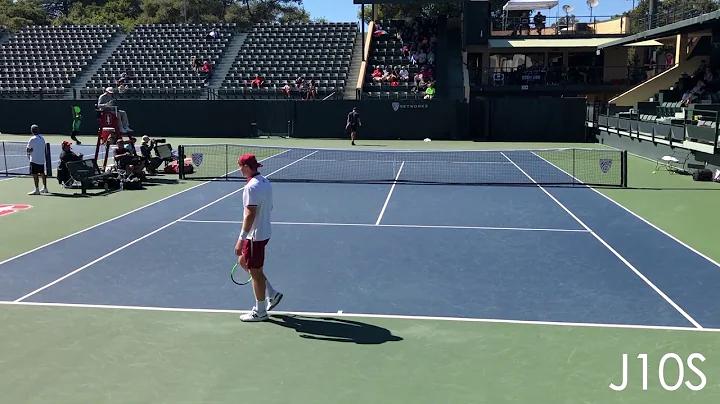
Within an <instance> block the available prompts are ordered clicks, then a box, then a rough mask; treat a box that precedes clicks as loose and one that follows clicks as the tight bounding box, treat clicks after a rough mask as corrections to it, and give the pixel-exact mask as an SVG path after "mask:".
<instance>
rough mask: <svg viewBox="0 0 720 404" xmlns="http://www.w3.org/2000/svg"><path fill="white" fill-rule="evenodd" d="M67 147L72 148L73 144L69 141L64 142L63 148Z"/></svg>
mask: <svg viewBox="0 0 720 404" xmlns="http://www.w3.org/2000/svg"><path fill="white" fill-rule="evenodd" d="M65 146H72V143H70V142H68V141H67V140H63V142H62V147H65Z"/></svg>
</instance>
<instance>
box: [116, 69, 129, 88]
mask: <svg viewBox="0 0 720 404" xmlns="http://www.w3.org/2000/svg"><path fill="white" fill-rule="evenodd" d="M116 84H117V87H118V91H120V92H121V93H124V92H125V91H127V89H128V84H130V76H128V74H127V72H122V74H121V75H120V78H119V79H117V83H116Z"/></svg>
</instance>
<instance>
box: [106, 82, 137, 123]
mask: <svg viewBox="0 0 720 404" xmlns="http://www.w3.org/2000/svg"><path fill="white" fill-rule="evenodd" d="M113 93H114V91H113V88H112V87H108V88H106V89H105V92H104V93H102V94H101V95H100V97H98V108H100V109H103V110H112V107H115V106H116V105H115V104H117V102H116V101H115V98H114V97H113ZM117 114H118V120H119V122H118V124H119V125H120V132H122V133H128V132H132V131H133V130H132V129H130V122H129V121H128V116H127V113H126V112H125V111H123V110H121V109H118V110H117Z"/></svg>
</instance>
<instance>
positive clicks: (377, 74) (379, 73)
mask: <svg viewBox="0 0 720 404" xmlns="http://www.w3.org/2000/svg"><path fill="white" fill-rule="evenodd" d="M372 79H373V81H382V79H383V72H382V70H380V66H376V67H375V71H374V72H373V74H372Z"/></svg>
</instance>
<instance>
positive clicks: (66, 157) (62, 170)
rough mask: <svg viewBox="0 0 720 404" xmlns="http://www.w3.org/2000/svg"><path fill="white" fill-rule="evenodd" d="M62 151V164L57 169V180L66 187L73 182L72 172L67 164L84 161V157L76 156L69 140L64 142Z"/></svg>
mask: <svg viewBox="0 0 720 404" xmlns="http://www.w3.org/2000/svg"><path fill="white" fill-rule="evenodd" d="M61 147H62V151H61V152H60V163H59V164H58V168H57V180H58V183H59V184H60V186H62V187H65V185H67V184H68V183H70V182H71V180H72V177H71V176H70V171H69V170H68V168H67V163H71V162H73V161H80V160H82V159H83V155H82V153H81V154H76V153H75V152H74V151H72V149H71V147H72V143H70V142H68V141H67V140H64V141H63V142H62V145H61Z"/></svg>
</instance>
